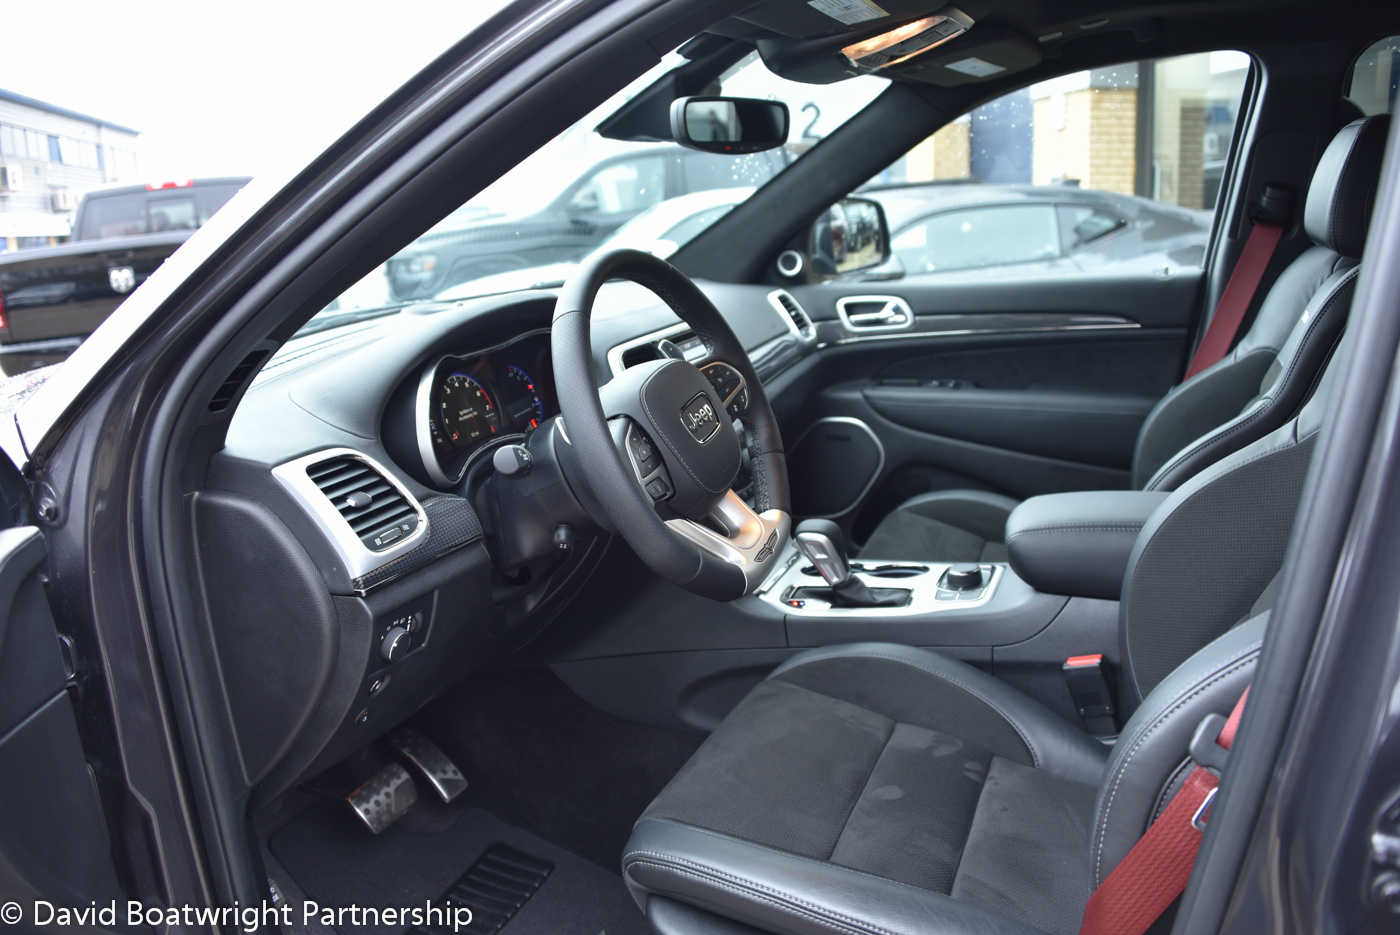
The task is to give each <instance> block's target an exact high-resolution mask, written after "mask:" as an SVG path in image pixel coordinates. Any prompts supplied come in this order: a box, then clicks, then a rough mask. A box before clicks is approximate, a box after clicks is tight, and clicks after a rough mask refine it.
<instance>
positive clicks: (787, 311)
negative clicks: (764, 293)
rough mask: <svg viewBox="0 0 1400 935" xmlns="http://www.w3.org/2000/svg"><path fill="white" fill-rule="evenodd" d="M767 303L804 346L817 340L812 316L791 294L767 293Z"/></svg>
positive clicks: (781, 291)
mask: <svg viewBox="0 0 1400 935" xmlns="http://www.w3.org/2000/svg"><path fill="white" fill-rule="evenodd" d="M768 301H769V303H770V304H772V306H773V307H774V308H776V309H777V310H778V314H779V315H781V316H783V322H784V323H785V324H786V325H787V326H788V328H789V329H790V330H791V331H792V333H793V334H795V335H797V337H798V338H799V339H800V340H801V341H802V342H803V343H804V344H813V343H815V342H816V340H817V326H816V325H814V324H812V316H811V315H808V314H807V310H806V309H805V308H803V307H802V305H801V303H799V302H798V301H797V299H795V298H793V296H792V293H791V292H788V291H787V290H786V289H774V290H773V291H772V292H770V293H768Z"/></svg>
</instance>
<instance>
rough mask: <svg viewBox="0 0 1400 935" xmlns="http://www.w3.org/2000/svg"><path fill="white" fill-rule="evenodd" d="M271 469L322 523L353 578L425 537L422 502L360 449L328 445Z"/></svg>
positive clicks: (301, 504)
mask: <svg viewBox="0 0 1400 935" xmlns="http://www.w3.org/2000/svg"><path fill="white" fill-rule="evenodd" d="M272 475H273V476H274V477H276V478H277V480H278V482H279V483H281V485H282V486H283V488H284V489H286V491H287V492H288V493H290V494H291V495H292V498H293V499H294V500H296V501H297V503H298V505H300V506H301V507H302V509H304V510H306V512H307V513H309V514H310V515H311V518H312V519H313V520H315V521H316V524H317V525H318V526H320V527H321V530H322V532H324V533H325V534H326V538H327V539H329V540H330V542H331V544H332V545H333V546H335V550H336V552H337V553H338V554H339V555H340V557H341V558H342V559H343V560H344V561H345V567H346V570H347V571H348V572H349V574H350V577H351V578H352V579H354V578H360V577H363V576H364V575H367V574H369V573H370V572H372V571H374V570H376V569H378V568H382V567H383V566H385V565H387V564H389V563H390V562H392V561H393V560H394V559H396V558H399V557H400V556H402V555H406V554H407V553H409V552H411V551H413V550H414V549H416V548H417V547H418V546H419V545H421V544H422V543H423V542H424V541H425V540H426V538H427V535H428V516H427V514H426V513H425V512H423V505H422V504H421V503H419V502H418V499H417V498H416V497H414V496H413V494H411V493H409V491H408V488H406V487H404V485H403V484H402V483H400V482H399V480H398V478H397V477H395V476H394V475H393V474H392V473H391V472H390V471H388V470H386V469H385V468H384V467H383V465H381V464H379V462H377V461H375V460H374V459H373V458H371V457H370V456H369V455H366V454H364V453H363V452H360V451H356V450H355V449H353V448H326V449H323V450H321V451H317V452H314V453H312V454H309V455H304V456H303V457H300V458H296V459H294V460H292V461H287V462H284V463H282V464H279V465H277V466H276V467H275V468H273V469H272ZM405 526H407V527H408V529H407V530H405V529H404V527H405ZM381 536H382V539H383V541H380V537H381Z"/></svg>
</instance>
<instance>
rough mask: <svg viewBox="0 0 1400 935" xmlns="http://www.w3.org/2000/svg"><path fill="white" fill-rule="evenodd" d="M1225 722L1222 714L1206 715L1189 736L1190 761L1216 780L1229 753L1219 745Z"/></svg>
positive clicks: (1223, 767) (1223, 768) (1228, 757)
mask: <svg viewBox="0 0 1400 935" xmlns="http://www.w3.org/2000/svg"><path fill="white" fill-rule="evenodd" d="M1226 720H1227V719H1226V717H1225V715H1223V714H1208V715H1206V717H1205V719H1204V720H1203V721H1201V723H1200V724H1198V725H1197V726H1196V733H1195V734H1193V735H1192V736H1191V759H1192V760H1194V761H1195V763H1196V765H1197V766H1199V767H1201V768H1203V769H1206V770H1209V771H1210V772H1211V773H1213V774H1215V777H1216V778H1217V779H1218V778H1220V774H1221V773H1222V772H1223V771H1224V770H1225V762H1226V761H1227V760H1229V759H1230V751H1229V750H1227V749H1225V748H1224V747H1222V746H1221V745H1220V732H1221V731H1223V730H1224V729H1225V721H1226Z"/></svg>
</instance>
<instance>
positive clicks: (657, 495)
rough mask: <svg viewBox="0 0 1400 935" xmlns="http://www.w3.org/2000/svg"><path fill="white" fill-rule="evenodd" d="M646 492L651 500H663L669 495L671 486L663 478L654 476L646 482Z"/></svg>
mask: <svg viewBox="0 0 1400 935" xmlns="http://www.w3.org/2000/svg"><path fill="white" fill-rule="evenodd" d="M647 494H649V495H650V496H651V498H652V499H653V500H665V499H666V498H667V497H669V496H670V495H671V487H670V485H669V484H667V483H666V481H665V480H664V479H663V478H660V477H658V478H656V479H654V480H652V481H651V482H650V483H648V484H647Z"/></svg>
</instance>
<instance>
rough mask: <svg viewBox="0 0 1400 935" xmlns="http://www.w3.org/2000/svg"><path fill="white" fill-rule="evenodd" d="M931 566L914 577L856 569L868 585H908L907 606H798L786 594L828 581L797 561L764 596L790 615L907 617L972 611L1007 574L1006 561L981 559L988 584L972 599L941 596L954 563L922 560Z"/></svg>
mask: <svg viewBox="0 0 1400 935" xmlns="http://www.w3.org/2000/svg"><path fill="white" fill-rule="evenodd" d="M857 560H858V561H860V562H862V563H864V564H869V562H870V560H869V559H866V558H865V557H864V556H861V557H860V558H859V559H857ZM920 564H922V565H927V566H928V571H926V572H924V573H923V574H920V575H915V576H914V577H911V578H881V577H879V576H878V575H868V574H864V573H862V572H859V571H858V572H856V573H855V577H857V578H859V579H860V580H861V581H863V582H864V583H865V584H866V585H868V586H869V587H872V588H908V589H909V590H910V591H911V592H912V593H911V594H910V595H909V603H908V604H905V605H904V606H903V607H834V606H832V605H830V604H828V603H826V602H825V601H822V600H817V599H813V598H808V599H807V601H806V603H805V604H804V605H803V606H802V607H794V606H793V605H791V604H789V603H788V602H787V597H786V595H787V594H789V593H790V592H791V591H792V590H793V589H794V588H824V587H826V586H827V584H826V581H825V580H824V579H822V578H821V576H819V575H807V574H803V568H805V567H807V566H806V565H805V564H802V563H797V564H794V565H789V566H787V567H786V568H784V570H783V573H782V575H780V576H778V577H777V579H776V580H775V581H774V582H773V583H772V585H770V586H769V587H768V588H767V589H766V590H765V591H764V593H763V594H762V595H761V598H760V599H761V600H764V601H767V602H768V603H769V604H770V605H772V606H773V607H776V608H778V609H779V610H780V611H782V612H783V613H784V614H786V615H788V616H790V617H801V618H804V619H808V620H810V619H814V618H815V619H823V618H825V619H828V620H830V619H836V620H840V619H842V618H850V617H859V618H861V619H865V620H869V619H872V618H873V619H877V620H878V619H887V618H891V617H894V618H904V617H926V616H929V615H936V614H940V613H946V612H948V611H964V612H966V611H969V610H976V609H978V608H981V607H985V606H986V605H987V604H989V603H991V602H992V599H993V598H995V597H996V594H997V590H998V589H999V588H1000V586H1001V582H1002V580H1003V579H1004V578H1005V577H1006V565H1004V564H999V563H996V562H979V563H978V564H979V565H981V567H982V572H983V574H985V575H986V576H987V578H986V584H984V585H983V586H982V587H981V588H980V589H978V590H977V591H976V592H975V596H970V597H969V598H968V599H963V598H962V597H959V598H957V599H949V598H948V597H947V594H948V591H947V590H943V594H944V595H945V596H944V597H943V598H942V599H939V591H940V589H939V587H938V580H939V579H940V578H942V577H943V573H944V572H945V571H947V570H948V569H949V568H950V567H951V566H950V564H949V563H947V562H921V563H920Z"/></svg>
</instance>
